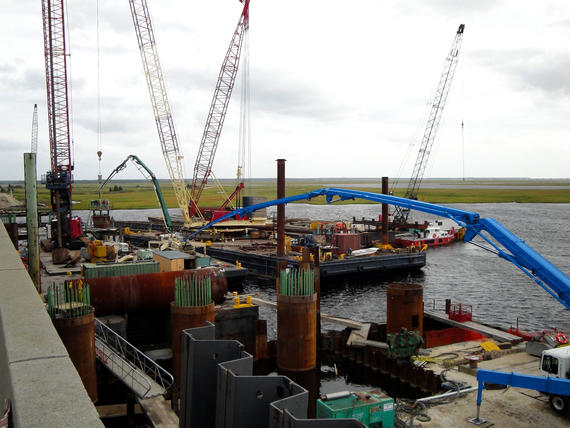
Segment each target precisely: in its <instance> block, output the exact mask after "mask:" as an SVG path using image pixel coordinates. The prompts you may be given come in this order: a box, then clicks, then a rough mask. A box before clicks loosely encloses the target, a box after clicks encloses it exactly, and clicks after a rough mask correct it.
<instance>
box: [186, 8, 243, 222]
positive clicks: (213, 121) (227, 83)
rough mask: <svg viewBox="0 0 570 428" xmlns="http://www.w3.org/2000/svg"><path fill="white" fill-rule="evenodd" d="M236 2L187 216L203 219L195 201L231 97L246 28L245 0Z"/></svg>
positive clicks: (209, 174) (216, 143) (220, 131)
mask: <svg viewBox="0 0 570 428" xmlns="http://www.w3.org/2000/svg"><path fill="white" fill-rule="evenodd" d="M240 2H241V3H243V4H244V5H243V10H242V12H241V15H240V17H239V20H238V23H237V26H236V29H235V31H234V35H233V37H232V40H231V42H230V46H229V48H228V50H227V52H226V56H225V58H224V62H223V64H222V68H221V70H220V74H219V75H218V82H217V83H216V89H215V90H214V96H213V98H212V103H211V105H210V110H209V113H208V118H207V120H206V126H205V127H204V133H203V134H202V141H201V143H200V148H199V150H198V157H197V158H196V164H195V165H194V176H193V179H192V191H191V200H190V216H194V215H195V214H198V215H199V216H200V217H201V218H203V215H202V213H201V212H200V209H199V208H198V202H199V200H200V196H201V195H202V191H203V190H204V187H205V186H206V183H207V182H208V178H209V177H210V176H211V175H212V165H213V163H214V157H215V155H216V149H217V148H218V142H219V140H220V134H221V133H222V127H223V125H224V119H225V118H226V112H227V110H228V104H229V102H230V98H231V96H232V90H233V88H234V83H235V80H236V76H237V72H238V68H239V62H240V55H241V50H242V42H243V39H244V34H245V33H246V32H247V31H248V29H249V0H240ZM239 187H240V186H239V184H238V187H236V191H237V193H236V191H234V193H233V194H232V197H234V196H237V197H238V199H239V190H241V188H239ZM238 188H239V189H238ZM226 204H227V200H226Z"/></svg>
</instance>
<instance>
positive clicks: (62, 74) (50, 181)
mask: <svg viewBox="0 0 570 428" xmlns="http://www.w3.org/2000/svg"><path fill="white" fill-rule="evenodd" d="M63 2H64V0H42V16H43V33H44V54H45V66H46V89H47V105H48V123H49V141H50V159H51V170H50V171H48V172H47V174H46V178H45V184H46V187H47V188H48V189H49V190H50V194H51V205H52V210H53V211H55V214H56V218H57V223H56V224H55V226H56V240H57V248H62V247H63V245H64V242H68V241H69V240H70V239H73V238H74V237H77V236H80V235H81V232H80V231H81V220H80V219H79V218H77V217H75V218H74V217H73V216H72V211H71V183H72V181H73V178H72V175H71V172H72V170H73V165H72V163H71V149H70V136H69V100H68V96H67V55H68V53H67V52H66V44H65V14H64V9H63ZM78 230H79V232H78ZM78 233H79V235H77V234H78ZM52 236H53V232H52Z"/></svg>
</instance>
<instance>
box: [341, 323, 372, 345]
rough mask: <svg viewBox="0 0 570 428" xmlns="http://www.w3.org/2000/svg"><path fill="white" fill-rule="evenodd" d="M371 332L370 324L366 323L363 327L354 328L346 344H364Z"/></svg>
mask: <svg viewBox="0 0 570 428" xmlns="http://www.w3.org/2000/svg"><path fill="white" fill-rule="evenodd" d="M369 332H370V324H364V325H363V326H362V328H359V329H358V330H352V331H351V332H350V336H348V340H347V341H346V344H347V345H348V346H353V345H354V346H358V345H360V346H364V345H363V342H366V341H367V340H368V333H369Z"/></svg>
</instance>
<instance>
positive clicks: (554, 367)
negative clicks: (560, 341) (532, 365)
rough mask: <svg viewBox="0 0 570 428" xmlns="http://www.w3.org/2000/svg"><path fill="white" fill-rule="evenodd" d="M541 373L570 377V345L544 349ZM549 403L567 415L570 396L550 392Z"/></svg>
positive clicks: (541, 358) (555, 409) (554, 408)
mask: <svg viewBox="0 0 570 428" xmlns="http://www.w3.org/2000/svg"><path fill="white" fill-rule="evenodd" d="M540 373H541V374H542V375H543V376H551V377H557V378H560V379H570V346H563V347H561V348H554V349H547V350H545V351H542V356H541V357H540ZM549 397H550V398H549V400H548V401H549V403H550V407H552V409H553V410H554V411H555V412H556V413H558V414H560V415H565V414H567V413H568V410H569V409H570V396H568V395H555V394H549Z"/></svg>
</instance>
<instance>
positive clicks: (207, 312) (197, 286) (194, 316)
mask: <svg viewBox="0 0 570 428" xmlns="http://www.w3.org/2000/svg"><path fill="white" fill-rule="evenodd" d="M174 286H175V293H174V301H173V302H172V303H171V304H170V322H171V330H170V332H171V336H170V341H171V346H172V368H173V375H174V385H175V388H178V385H180V359H181V355H180V353H181V347H180V343H181V335H182V331H183V330H185V329H187V328H194V327H203V326H204V325H205V324H206V321H209V322H211V323H214V318H215V312H214V302H213V301H212V291H211V290H212V282H211V279H210V278H203V277H199V276H198V275H194V276H187V277H181V278H176V279H175V280H174Z"/></svg>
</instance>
